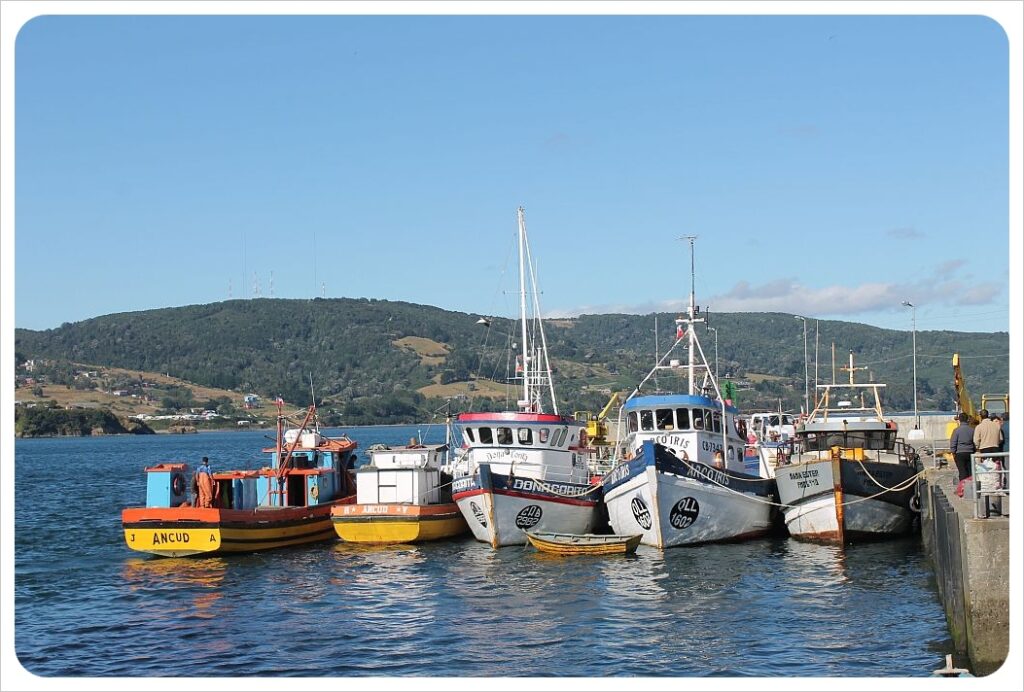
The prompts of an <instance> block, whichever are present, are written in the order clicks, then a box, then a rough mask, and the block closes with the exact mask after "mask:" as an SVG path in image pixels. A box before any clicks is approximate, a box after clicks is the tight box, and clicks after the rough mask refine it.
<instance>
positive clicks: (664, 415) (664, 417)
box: [654, 408, 675, 430]
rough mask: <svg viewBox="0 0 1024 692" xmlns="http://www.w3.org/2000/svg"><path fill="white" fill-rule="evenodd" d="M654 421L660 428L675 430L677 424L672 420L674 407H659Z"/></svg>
mask: <svg viewBox="0 0 1024 692" xmlns="http://www.w3.org/2000/svg"><path fill="white" fill-rule="evenodd" d="M654 422H655V423H656V424H657V426H658V430H675V425H674V424H673V421H672V409H670V408H659V409H657V410H656V411H655V412H654Z"/></svg>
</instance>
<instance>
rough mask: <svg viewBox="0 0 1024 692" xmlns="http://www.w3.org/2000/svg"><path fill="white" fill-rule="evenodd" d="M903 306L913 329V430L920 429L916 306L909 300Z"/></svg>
mask: <svg viewBox="0 0 1024 692" xmlns="http://www.w3.org/2000/svg"><path fill="white" fill-rule="evenodd" d="M903 306H904V307H907V308H910V310H911V313H910V315H911V326H912V329H913V349H914V430H920V429H921V414H920V413H919V412H918V410H917V306H915V305H914V304H913V303H911V302H910V301H909V300H904V301H903Z"/></svg>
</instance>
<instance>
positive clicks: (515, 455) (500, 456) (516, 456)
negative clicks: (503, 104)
mask: <svg viewBox="0 0 1024 692" xmlns="http://www.w3.org/2000/svg"><path fill="white" fill-rule="evenodd" d="M486 456H487V461H508V460H509V459H511V460H512V461H526V452H513V451H511V450H509V449H502V450H498V451H496V452H487V454H486Z"/></svg>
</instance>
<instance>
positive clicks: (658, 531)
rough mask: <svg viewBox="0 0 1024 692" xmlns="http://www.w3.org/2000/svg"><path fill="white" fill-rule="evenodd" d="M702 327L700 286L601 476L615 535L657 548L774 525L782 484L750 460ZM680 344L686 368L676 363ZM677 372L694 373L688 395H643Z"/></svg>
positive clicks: (635, 399) (636, 397) (634, 402)
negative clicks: (658, 376) (615, 457)
mask: <svg viewBox="0 0 1024 692" xmlns="http://www.w3.org/2000/svg"><path fill="white" fill-rule="evenodd" d="M693 240H694V239H693V238H691V239H690V254H691V274H692V273H693V269H692V265H693ZM702 323H704V318H703V317H701V316H700V313H699V308H698V306H697V305H696V304H695V297H694V291H693V288H692V281H691V290H690V304H689V308H688V310H687V314H686V316H685V317H680V318H679V319H677V320H676V325H677V328H676V340H675V343H674V344H673V345H672V347H671V348H670V349H669V351H668V352H667V353H666V354H665V355H664V357H662V359H661V360H660V361H659V362H658V364H656V365H655V367H654V369H653V370H652V371H651V372H650V373H649V374H648V375H647V377H646V378H644V380H643V382H641V383H640V385H639V386H638V387H637V388H636V390H635V391H634V392H633V394H632V395H630V397H629V398H628V399H627V401H626V403H625V404H624V405H623V407H622V411H621V412H620V431H619V439H620V440H622V441H623V446H622V457H621V459H620V461H619V463H617V464H616V466H615V467H614V468H613V469H612V470H611V471H610V472H609V473H608V474H607V475H606V476H605V477H604V478H603V479H602V487H603V489H604V501H605V504H606V505H607V509H608V519H609V523H610V524H611V527H612V530H613V531H614V532H615V533H617V534H633V533H641V534H642V536H643V538H642V539H641V542H642V543H644V544H645V545H651V546H655V547H658V548H669V547H673V546H680V545H692V544H698V543H709V542H715V541H732V540H740V539H745V538H753V537H756V536H761V535H764V534H767V533H768V532H769V531H770V530H771V527H772V507H773V500H774V499H775V489H774V481H773V480H772V479H771V478H770V477H769V476H770V474H769V470H768V469H767V468H766V466H765V464H764V462H763V461H762V459H761V457H760V455H757V454H752V455H746V454H744V448H745V444H744V443H745V441H746V440H745V438H744V437H743V435H741V433H740V430H739V429H738V428H737V422H738V419H739V411H738V410H737V408H736V407H735V406H734V405H732V403H731V401H729V400H727V399H726V397H724V396H723V395H722V391H721V390H720V389H719V385H718V381H717V380H716V378H715V377H714V372H713V370H712V368H711V367H709V365H708V361H707V358H706V356H705V355H704V351H703V348H702V347H701V344H700V340H699V338H698V336H697V330H696V329H695V327H696V325H698V324H702ZM681 346H684V347H685V348H686V349H687V351H688V359H687V362H686V364H685V365H681V364H680V363H679V361H677V360H673V359H670V356H671V354H672V353H673V351H674V350H675V349H677V348H678V347H681ZM666 362H667V363H668V364H667V365H664V363H666ZM670 372H674V373H677V374H682V375H684V376H685V378H686V381H687V386H686V393H678V392H672V393H653V394H649V395H644V396H641V395H640V391H641V389H642V388H643V387H644V386H645V384H646V383H647V382H648V381H649V380H650V379H651V377H652V376H653V375H654V374H655V373H662V374H667V373H670ZM698 377H701V378H702V382H701V384H700V385H699V386H698V383H697V379H698ZM623 420H624V429H623Z"/></svg>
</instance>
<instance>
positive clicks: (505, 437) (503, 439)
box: [498, 428, 512, 445]
mask: <svg viewBox="0 0 1024 692" xmlns="http://www.w3.org/2000/svg"><path fill="white" fill-rule="evenodd" d="M498 444H500V445H510V444H512V428H498Z"/></svg>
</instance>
